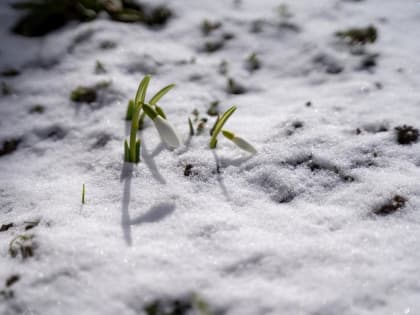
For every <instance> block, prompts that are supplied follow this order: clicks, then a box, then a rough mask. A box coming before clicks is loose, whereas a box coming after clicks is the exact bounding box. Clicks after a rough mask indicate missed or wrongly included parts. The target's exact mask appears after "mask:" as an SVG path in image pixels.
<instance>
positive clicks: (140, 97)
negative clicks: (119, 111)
mask: <svg viewBox="0 0 420 315" xmlns="http://www.w3.org/2000/svg"><path fill="white" fill-rule="evenodd" d="M151 78H152V77H151V76H150V75H146V76H145V77H144V78H143V80H141V82H140V84H139V87H138V89H137V93H136V98H135V99H134V103H135V104H136V106H137V105H138V104H139V103H144V99H145V98H146V90H147V87H148V86H149V82H150V79H151Z"/></svg>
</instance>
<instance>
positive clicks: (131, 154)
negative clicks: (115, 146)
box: [124, 75, 151, 163]
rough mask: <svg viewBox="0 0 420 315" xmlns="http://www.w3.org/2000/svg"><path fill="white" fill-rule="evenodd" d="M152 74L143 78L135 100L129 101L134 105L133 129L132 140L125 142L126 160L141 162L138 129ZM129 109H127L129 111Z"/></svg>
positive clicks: (131, 131) (132, 109)
mask: <svg viewBox="0 0 420 315" xmlns="http://www.w3.org/2000/svg"><path fill="white" fill-rule="evenodd" d="M150 79H151V77H150V75H146V76H145V77H144V78H143V80H141V82H140V84H139V87H138V89H137V93H136V97H135V99H134V102H129V106H130V104H131V105H132V108H131V113H132V115H131V117H132V119H131V130H130V142H129V143H128V142H127V140H125V142H124V160H125V161H126V162H132V163H138V162H140V145H141V142H140V139H137V130H138V128H139V116H140V111H141V109H142V106H143V104H144V99H145V97H146V90H147V86H148V85H149V82H150ZM128 111H129V110H127V113H128Z"/></svg>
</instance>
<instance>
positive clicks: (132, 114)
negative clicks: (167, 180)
mask: <svg viewBox="0 0 420 315" xmlns="http://www.w3.org/2000/svg"><path fill="white" fill-rule="evenodd" d="M150 79H151V76H150V75H146V76H145V77H144V78H143V80H142V81H141V82H140V84H139V87H138V89H137V93H136V97H135V98H134V100H130V101H129V102H128V106H127V112H126V120H131V130H130V141H129V142H127V140H126V141H125V142H124V160H125V161H126V162H132V163H138V162H140V146H141V140H140V139H137V131H138V129H139V127H141V126H142V125H143V120H144V117H145V116H146V113H145V112H144V111H142V109H143V106H144V104H145V99H146V91H147V87H148V86H149V82H150ZM174 86H175V84H169V85H168V86H165V87H164V88H163V89H161V90H159V91H158V92H157V93H156V94H155V95H154V96H153V97H152V98H151V99H150V101H149V103H148V106H149V107H150V108H151V109H152V111H153V112H154V113H156V114H157V115H159V116H160V118H162V117H163V118H162V119H165V118H166V115H165V112H164V111H163V109H162V108H161V107H160V106H158V105H157V102H158V101H159V100H160V99H161V98H162V97H163V96H164V95H165V94H166V93H168V92H169V91H170V90H171V89H172V88H173V87H174ZM158 120H160V119H158ZM158 124H160V125H162V123H161V122H158ZM155 125H156V122H155ZM162 128H164V127H161V129H162ZM172 129H173V128H172ZM158 131H159V129H158ZM159 134H160V131H159ZM171 140H172V144H174V143H175V141H174V139H173V138H171ZM178 140H179V138H178ZM179 143H180V141H179ZM178 145H179V144H178ZM178 145H177V146H178Z"/></svg>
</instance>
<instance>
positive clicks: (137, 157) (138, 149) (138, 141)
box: [135, 139, 141, 163]
mask: <svg viewBox="0 0 420 315" xmlns="http://www.w3.org/2000/svg"><path fill="white" fill-rule="evenodd" d="M140 144H141V141H140V139H138V140H137V142H136V161H135V162H136V163H138V162H140Z"/></svg>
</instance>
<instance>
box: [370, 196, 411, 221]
mask: <svg viewBox="0 0 420 315" xmlns="http://www.w3.org/2000/svg"><path fill="white" fill-rule="evenodd" d="M406 202H407V198H405V197H403V196H400V195H395V196H394V198H392V199H391V200H389V201H388V202H387V203H385V204H384V205H382V206H381V207H379V208H377V209H375V210H374V211H373V212H374V213H375V214H376V215H381V216H385V215H388V214H392V213H394V212H395V211H397V210H398V209H400V208H403V207H404V206H405V203H406Z"/></svg>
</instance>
